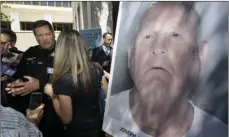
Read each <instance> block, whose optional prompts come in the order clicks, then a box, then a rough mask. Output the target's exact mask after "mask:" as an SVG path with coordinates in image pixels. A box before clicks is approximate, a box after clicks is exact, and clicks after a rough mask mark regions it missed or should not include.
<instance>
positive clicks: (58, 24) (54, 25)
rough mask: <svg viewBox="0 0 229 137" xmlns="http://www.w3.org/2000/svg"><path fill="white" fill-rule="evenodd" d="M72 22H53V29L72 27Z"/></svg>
mask: <svg viewBox="0 0 229 137" xmlns="http://www.w3.org/2000/svg"><path fill="white" fill-rule="evenodd" d="M72 25H73V24H72V23H53V29H54V30H55V31H62V30H64V29H72Z"/></svg>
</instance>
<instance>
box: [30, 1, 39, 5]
mask: <svg viewBox="0 0 229 137" xmlns="http://www.w3.org/2000/svg"><path fill="white" fill-rule="evenodd" d="M32 4H33V5H40V2H39V1H32Z"/></svg>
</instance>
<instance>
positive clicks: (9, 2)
mask: <svg viewBox="0 0 229 137" xmlns="http://www.w3.org/2000/svg"><path fill="white" fill-rule="evenodd" d="M4 3H8V4H14V1H4Z"/></svg>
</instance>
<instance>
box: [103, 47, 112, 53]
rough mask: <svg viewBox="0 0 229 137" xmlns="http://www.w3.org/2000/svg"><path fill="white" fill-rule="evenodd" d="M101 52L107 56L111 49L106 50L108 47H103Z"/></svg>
mask: <svg viewBox="0 0 229 137" xmlns="http://www.w3.org/2000/svg"><path fill="white" fill-rule="evenodd" d="M103 51H104V52H105V53H106V54H107V55H108V54H110V52H111V48H108V47H106V46H104V45H103Z"/></svg>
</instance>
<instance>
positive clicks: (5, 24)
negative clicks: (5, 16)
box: [1, 21, 11, 29]
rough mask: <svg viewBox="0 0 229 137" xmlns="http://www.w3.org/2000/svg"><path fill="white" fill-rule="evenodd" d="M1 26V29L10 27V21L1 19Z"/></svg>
mask: <svg viewBox="0 0 229 137" xmlns="http://www.w3.org/2000/svg"><path fill="white" fill-rule="evenodd" d="M1 28H3V29H11V25H10V22H6V21H1Z"/></svg>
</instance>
